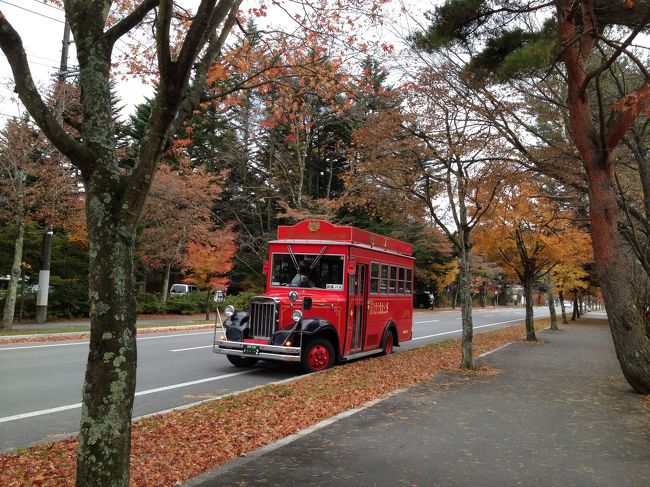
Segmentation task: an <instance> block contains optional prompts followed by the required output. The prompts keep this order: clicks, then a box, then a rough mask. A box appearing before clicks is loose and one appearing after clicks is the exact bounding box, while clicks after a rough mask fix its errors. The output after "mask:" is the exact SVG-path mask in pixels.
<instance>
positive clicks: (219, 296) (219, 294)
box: [214, 289, 226, 303]
mask: <svg viewBox="0 0 650 487" xmlns="http://www.w3.org/2000/svg"><path fill="white" fill-rule="evenodd" d="M224 299H226V293H225V292H223V291H222V290H221V289H217V290H216V291H215V292H214V302H215V303H223V301H224Z"/></svg>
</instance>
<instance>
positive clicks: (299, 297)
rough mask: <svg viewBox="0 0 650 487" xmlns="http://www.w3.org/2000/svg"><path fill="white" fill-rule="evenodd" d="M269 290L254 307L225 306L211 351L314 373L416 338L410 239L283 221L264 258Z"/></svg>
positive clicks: (243, 363) (243, 362)
mask: <svg viewBox="0 0 650 487" xmlns="http://www.w3.org/2000/svg"><path fill="white" fill-rule="evenodd" d="M264 274H265V282H266V292H265V293H264V294H263V295H261V296H256V297H254V298H253V299H252V300H251V308H250V310H236V309H234V308H233V307H232V306H227V307H226V310H225V313H226V316H227V319H226V321H225V322H224V333H222V334H215V339H214V346H213V351H214V352H215V353H220V354H225V355H226V356H227V357H228V360H230V362H231V363H232V364H233V365H235V366H238V367H247V366H252V365H254V364H255V363H256V362H257V361H258V360H260V359H264V360H279V361H288V362H299V363H300V364H301V366H302V368H303V370H305V371H306V372H314V371H318V370H323V369H327V368H329V367H331V366H332V365H333V364H335V363H339V362H345V361H349V360H352V359H356V358H359V357H364V356H367V355H373V354H389V353H391V351H392V350H393V347H394V346H399V345H400V344H401V343H403V342H404V341H407V340H410V339H411V337H412V322H413V320H412V319H413V257H412V247H411V245H409V244H407V243H405V242H401V241H399V240H395V239H392V238H388V237H384V236H381V235H378V234H375V233H371V232H368V231H365V230H361V229H358V228H354V227H349V226H336V225H332V224H331V223H328V222H325V221H319V220H308V221H303V222H300V223H298V224H296V225H293V226H280V227H279V228H278V239H277V240H274V241H271V242H269V250H268V259H267V260H266V261H265V263H264Z"/></svg>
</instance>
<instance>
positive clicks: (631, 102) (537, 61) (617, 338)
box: [416, 0, 650, 394]
mask: <svg viewBox="0 0 650 487" xmlns="http://www.w3.org/2000/svg"><path fill="white" fill-rule="evenodd" d="M539 19H544V20H546V21H545V23H544V24H543V25H541V26H539V23H538V21H539ZM430 20H431V26H430V27H429V29H427V31H426V32H424V33H422V34H421V35H419V36H417V39H416V42H417V44H418V45H419V46H420V47H422V48H425V49H429V50H438V49H441V48H444V47H448V46H460V45H464V46H468V45H473V44H472V43H471V42H468V41H471V40H472V39H474V38H476V37H479V36H483V35H485V37H482V38H483V39H485V42H484V43H482V44H481V45H482V46H483V48H482V50H481V51H478V52H472V53H471V55H472V61H471V63H470V66H471V68H472V69H473V70H477V69H482V70H483V73H484V74H483V78H484V79H485V80H486V81H487V82H489V83H498V82H500V81H503V80H504V79H512V78H517V77H518V78H534V77H536V76H537V77H538V78H542V77H543V76H545V73H546V72H548V71H549V70H555V69H557V70H560V71H561V72H562V74H563V76H564V80H565V82H564V88H565V90H566V95H567V96H566V100H567V103H566V109H567V115H568V118H567V122H568V123H567V125H568V129H569V132H570V134H571V137H572V140H573V142H574V144H575V149H576V150H577V152H578V154H579V159H580V161H581V162H582V166H583V168H584V171H585V172H584V174H583V179H584V181H585V182H586V184H587V188H588V194H589V206H590V208H589V209H590V218H591V233H592V242H593V249H594V257H595V262H596V268H597V271H598V276H599V279H600V282H601V286H602V289H603V294H604V297H605V303H606V306H607V311H608V317H609V320H610V328H611V331H612V337H613V339H614V343H615V346H616V352H617V356H618V358H619V362H620V364H621V368H622V370H623V374H624V375H625V377H626V379H627V381H628V382H629V383H630V385H631V386H632V387H633V388H634V389H635V390H636V391H638V392H640V393H645V394H647V393H650V336H648V332H647V330H648V326H647V322H646V318H645V306H641V307H639V306H638V305H637V303H636V302H634V301H635V300H634V298H633V297H634V296H635V295H636V291H635V289H633V288H632V287H631V285H632V283H631V282H630V281H629V280H627V279H626V276H625V275H624V274H622V272H623V269H629V268H630V266H632V265H633V262H628V260H629V258H630V252H629V250H628V248H629V247H628V246H627V245H626V243H625V241H624V240H623V238H621V235H619V233H618V222H619V217H618V207H619V201H618V199H617V191H616V183H615V179H614V174H615V162H616V153H617V149H618V148H619V146H620V145H621V142H622V141H623V138H624V137H625V135H626V133H627V132H628V130H629V129H630V127H632V125H633V124H634V122H635V120H637V119H638V118H639V117H640V116H644V114H645V113H646V111H647V108H648V106H649V104H650V73H649V72H648V70H647V63H644V61H643V56H644V54H643V53H639V47H638V46H639V44H638V43H637V44H636V45H635V39H637V38H638V36H639V35H640V34H641V33H642V32H647V31H648V26H649V24H650V5H649V4H648V3H647V2H639V1H634V0H630V1H626V2H622V1H618V0H601V1H593V0H582V1H579V2H574V1H569V0H555V1H552V2H543V1H533V2H527V3H526V4H523V5H522V4H520V3H518V2H511V1H509V0H499V1H487V0H479V1H475V2H466V1H464V0H453V1H450V2H447V3H445V5H443V6H441V7H437V8H436V9H435V10H434V11H433V12H432V14H431V16H430ZM622 60H625V64H626V65H627V66H628V67H630V68H632V69H634V70H636V72H637V74H638V76H636V77H634V78H630V82H629V83H626V84H619V85H618V86H617V90H616V91H614V92H612V93H611V94H612V95H613V96H611V97H607V96H603V95H604V92H603V83H604V81H605V78H606V77H607V76H608V75H609V74H610V73H611V71H612V68H613V67H614V66H617V65H620V63H621V62H622ZM646 173H647V171H646V170H645V163H642V166H641V167H640V168H639V171H638V176H639V178H640V179H641V180H642V181H644V193H647V191H646V190H645V187H646V186H648V187H650V185H646V184H645V180H646V179H647V177H645V176H646ZM649 204H650V200H648V199H647V198H646V199H645V200H644V203H643V207H641V208H639V209H637V216H639V217H640V218H641V220H642V221H645V219H646V218H647V215H648V214H650V212H649V210H650V206H649ZM623 237H624V236H623ZM627 243H628V244H629V245H630V246H631V247H632V248H633V249H634V248H635V243H634V242H633V241H632V242H630V241H629V240H628V242H627ZM626 247H627V248H626ZM635 252H636V251H635ZM636 253H637V255H636V259H633V260H637V262H638V254H639V252H636ZM646 274H647V270H646Z"/></svg>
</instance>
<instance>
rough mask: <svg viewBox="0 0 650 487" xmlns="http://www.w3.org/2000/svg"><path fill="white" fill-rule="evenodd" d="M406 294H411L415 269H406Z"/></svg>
mask: <svg viewBox="0 0 650 487" xmlns="http://www.w3.org/2000/svg"><path fill="white" fill-rule="evenodd" d="M404 284H405V285H406V294H411V286H412V285H413V269H406V282H405V283H404Z"/></svg>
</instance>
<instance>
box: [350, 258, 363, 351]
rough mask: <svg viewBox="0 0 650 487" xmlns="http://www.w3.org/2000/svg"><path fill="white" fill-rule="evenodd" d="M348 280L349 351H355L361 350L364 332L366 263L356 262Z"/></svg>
mask: <svg viewBox="0 0 650 487" xmlns="http://www.w3.org/2000/svg"><path fill="white" fill-rule="evenodd" d="M350 280H351V283H350V287H349V290H350V291H349V292H350V295H349V303H350V311H349V318H350V321H349V322H348V332H349V336H351V343H350V353H356V352H360V351H361V350H363V337H364V336H365V333H366V321H367V318H368V317H367V313H368V311H367V304H368V264H356V265H355V272H354V275H352V276H350Z"/></svg>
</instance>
